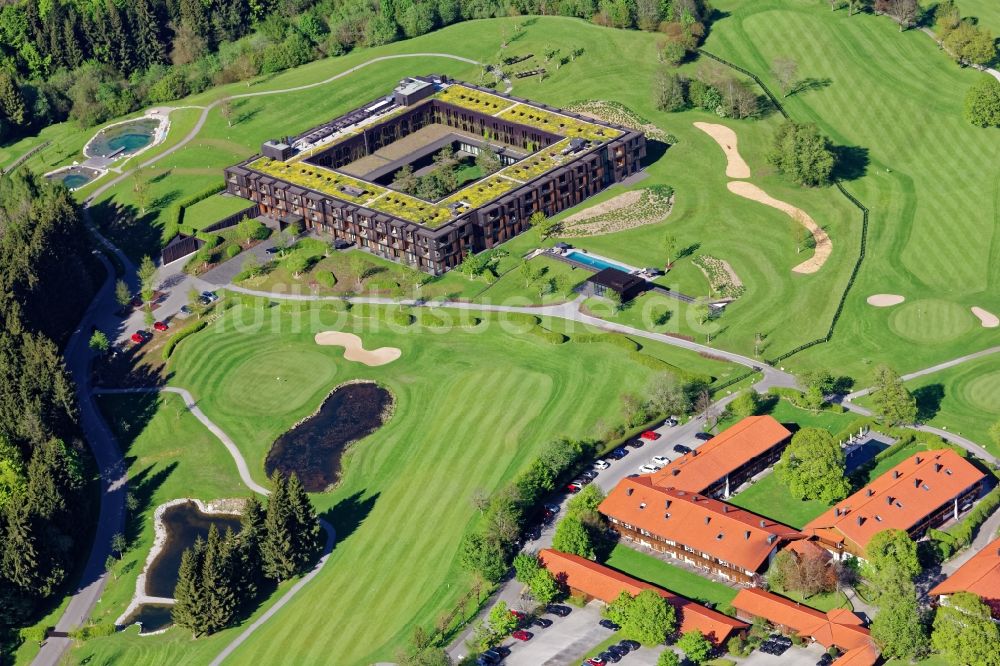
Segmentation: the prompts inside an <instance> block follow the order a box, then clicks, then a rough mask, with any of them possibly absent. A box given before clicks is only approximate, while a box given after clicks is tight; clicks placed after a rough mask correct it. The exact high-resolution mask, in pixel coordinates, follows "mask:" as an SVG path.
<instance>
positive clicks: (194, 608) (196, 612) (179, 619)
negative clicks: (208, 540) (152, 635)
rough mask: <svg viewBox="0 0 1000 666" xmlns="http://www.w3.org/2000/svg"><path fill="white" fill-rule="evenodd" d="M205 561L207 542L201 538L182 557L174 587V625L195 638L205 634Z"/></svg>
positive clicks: (172, 612)
mask: <svg viewBox="0 0 1000 666" xmlns="http://www.w3.org/2000/svg"><path fill="white" fill-rule="evenodd" d="M204 559H205V542H204V541H203V540H202V539H201V537H199V538H198V539H197V540H196V541H195V543H194V546H192V547H191V548H188V549H187V550H185V551H184V553H183V554H182V555H181V566H180V569H179V571H178V573H177V584H176V585H175V586H174V605H173V608H172V609H171V611H170V615H171V617H172V618H173V621H174V624H176V625H177V626H179V627H184V628H185V629H189V630H190V631H191V633H192V634H193V635H194V637H195V638H197V637H198V636H200V635H202V634H203V633H205V626H204V617H205V607H206V603H205V594H204V591H203V589H202V587H201V575H200V574H201V571H202V569H203V564H204Z"/></svg>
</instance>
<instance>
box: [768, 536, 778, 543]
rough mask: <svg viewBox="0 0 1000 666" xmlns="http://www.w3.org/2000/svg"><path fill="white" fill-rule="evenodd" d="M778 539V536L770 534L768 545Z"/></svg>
mask: <svg viewBox="0 0 1000 666" xmlns="http://www.w3.org/2000/svg"><path fill="white" fill-rule="evenodd" d="M777 538H778V537H777V536H775V535H774V534H770V535H768V537H767V543H769V544H772V543H774V540H775V539H777Z"/></svg>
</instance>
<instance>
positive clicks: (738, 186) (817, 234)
mask: <svg viewBox="0 0 1000 666" xmlns="http://www.w3.org/2000/svg"><path fill="white" fill-rule="evenodd" d="M727 187H728V188H729V191H730V192H732V193H733V194H737V195H739V196H741V197H745V198H747V199H750V200H751V201H756V202H757V203H762V204H764V205H765V206H770V207H771V208H777V209H778V210H780V211H781V212H782V213H784V214H785V215H787V216H789V217H790V218H792V219H793V220H795V221H796V222H798V223H799V224H801V225H802V226H804V227H805V228H806V229H808V230H809V233H811V234H812V237H813V245H814V246H815V252H813V256H812V257H810V258H809V259H806V260H805V261H803V262H802V263H801V264H799V265H798V266H796V267H795V268H793V269H792V272H793V273H815V272H816V271H818V270H819V269H821V268H823V264H825V263H826V260H827V259H828V258H829V257H830V253H831V252H833V243H832V242H830V237H829V236H827V235H826V232H825V231H823V229H822V228H820V226H819V225H818V224H816V222H815V221H814V220H813V219H812V218H811V217H809V215H808V213H806V212H805V211H804V210H802V209H801V208H796V207H795V206H793V205H792V204H790V203H786V202H784V201H781V200H780V199H775V198H774V197H772V196H771V195H770V194H768V193H767V192H765V191H764V190H762V189H760V188H759V187H757V186H756V185H754V184H752V183H745V182H742V181H733V182H731V183H729V185H727Z"/></svg>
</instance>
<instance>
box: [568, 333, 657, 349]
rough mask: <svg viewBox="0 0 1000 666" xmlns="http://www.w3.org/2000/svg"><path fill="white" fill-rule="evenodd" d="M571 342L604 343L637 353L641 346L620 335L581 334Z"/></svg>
mask: <svg viewBox="0 0 1000 666" xmlns="http://www.w3.org/2000/svg"><path fill="white" fill-rule="evenodd" d="M573 342H584V343H590V342H606V343H608V344H611V345H615V346H617V347H621V348H622V349H625V350H627V351H639V350H640V349H642V346H641V345H640V344H639V343H638V342H636V341H635V340H633V339H632V338H630V337H628V336H626V335H623V334H621V333H581V334H580V335H576V336H573Z"/></svg>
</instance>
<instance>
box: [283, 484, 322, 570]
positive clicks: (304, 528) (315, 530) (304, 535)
mask: <svg viewBox="0 0 1000 666" xmlns="http://www.w3.org/2000/svg"><path fill="white" fill-rule="evenodd" d="M287 492H288V494H287V498H288V505H289V507H290V508H291V518H292V523H291V531H292V538H293V543H294V549H295V550H294V555H295V562H296V565H297V569H298V571H299V572H301V571H304V570H305V568H306V567H307V566H308V565H309V563H310V562H312V560H313V558H314V557H315V556H316V553H317V552H319V549H320V546H321V541H320V539H321V536H320V531H321V530H320V526H319V521H318V520H317V519H316V510H315V509H313V505H312V502H310V501H309V495H308V494H306V491H305V488H303V487H302V484H301V483H300V482H299V477H298V476H297V475H296V474H294V473H293V474H292V476H291V478H289V479H288V486H287Z"/></svg>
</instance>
